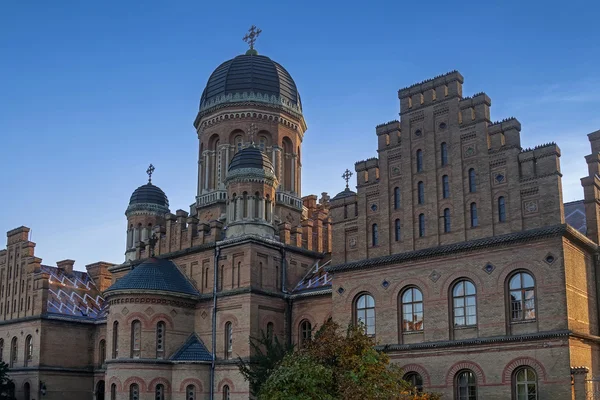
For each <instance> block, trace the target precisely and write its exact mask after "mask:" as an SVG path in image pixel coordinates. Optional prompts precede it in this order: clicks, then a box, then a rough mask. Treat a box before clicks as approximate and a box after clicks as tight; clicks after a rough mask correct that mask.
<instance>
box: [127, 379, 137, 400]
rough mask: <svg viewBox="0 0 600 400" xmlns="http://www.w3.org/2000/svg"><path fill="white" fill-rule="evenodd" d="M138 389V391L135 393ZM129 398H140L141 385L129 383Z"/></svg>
mask: <svg viewBox="0 0 600 400" xmlns="http://www.w3.org/2000/svg"><path fill="white" fill-rule="evenodd" d="M135 391H137V393H135ZM129 400H140V385H138V384H137V383H132V384H131V385H129Z"/></svg>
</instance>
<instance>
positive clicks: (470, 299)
mask: <svg viewBox="0 0 600 400" xmlns="http://www.w3.org/2000/svg"><path fill="white" fill-rule="evenodd" d="M476 294H477V292H476V290H475V285H473V283H471V282H469V281H467V280H463V281H459V282H457V283H456V284H455V285H454V288H453V289H452V304H453V315H454V326H455V327H458V326H475V325H477V300H476Z"/></svg>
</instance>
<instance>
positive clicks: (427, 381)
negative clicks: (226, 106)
mask: <svg viewBox="0 0 600 400" xmlns="http://www.w3.org/2000/svg"><path fill="white" fill-rule="evenodd" d="M402 372H403V373H404V375H406V374H407V373H409V372H416V373H418V374H419V375H421V378H422V379H423V386H425V387H430V386H431V378H430V376H429V372H427V370H426V369H425V367H423V366H422V365H420V364H406V365H404V366H402Z"/></svg>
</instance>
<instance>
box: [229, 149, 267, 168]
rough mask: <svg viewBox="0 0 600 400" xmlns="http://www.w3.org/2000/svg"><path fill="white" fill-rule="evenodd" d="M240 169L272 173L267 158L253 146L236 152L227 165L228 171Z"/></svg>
mask: <svg viewBox="0 0 600 400" xmlns="http://www.w3.org/2000/svg"><path fill="white" fill-rule="evenodd" d="M242 168H257V169H266V170H268V171H270V172H273V164H272V163H271V160H269V157H267V155H266V154H265V153H263V152H262V151H260V149H259V148H258V147H256V146H254V145H252V146H249V147H246V148H244V149H242V150H240V151H238V152H237V153H236V154H235V156H233V158H232V159H231V162H230V163H229V169H228V170H229V171H233V170H236V169H242Z"/></svg>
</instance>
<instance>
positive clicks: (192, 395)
mask: <svg viewBox="0 0 600 400" xmlns="http://www.w3.org/2000/svg"><path fill="white" fill-rule="evenodd" d="M185 399H186V400H196V385H187V386H186V387H185Z"/></svg>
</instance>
